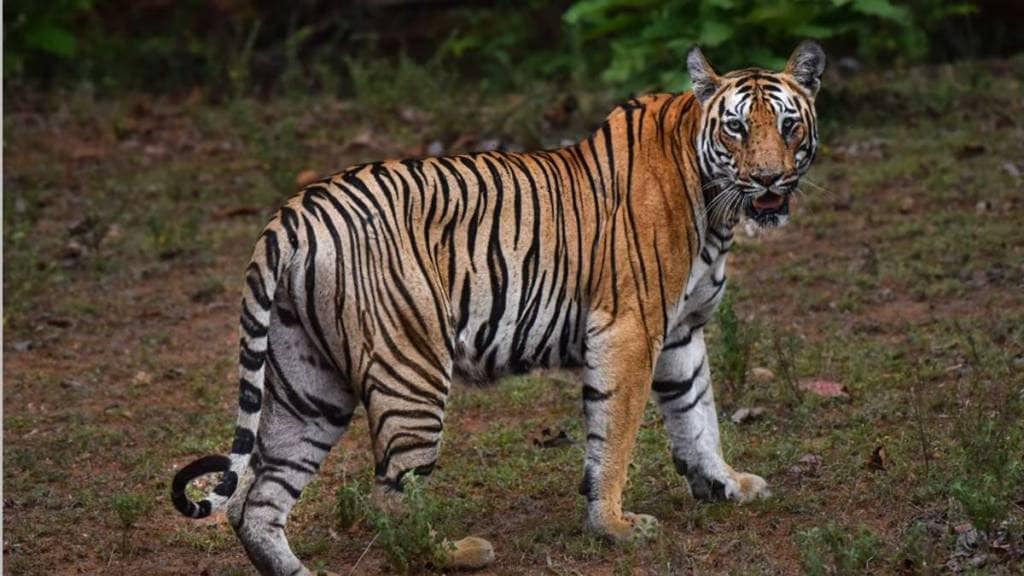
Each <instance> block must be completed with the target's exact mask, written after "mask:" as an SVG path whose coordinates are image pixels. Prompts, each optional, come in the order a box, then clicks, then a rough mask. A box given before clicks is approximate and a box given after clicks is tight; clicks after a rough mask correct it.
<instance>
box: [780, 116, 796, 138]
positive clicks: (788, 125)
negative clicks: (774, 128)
mask: <svg viewBox="0 0 1024 576" xmlns="http://www.w3.org/2000/svg"><path fill="white" fill-rule="evenodd" d="M794 126H796V120H794V119H792V118H786V119H785V120H783V121H782V133H783V134H788V133H789V132H790V131H791V130H792V129H793V127H794Z"/></svg>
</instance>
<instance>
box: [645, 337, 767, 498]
mask: <svg viewBox="0 0 1024 576" xmlns="http://www.w3.org/2000/svg"><path fill="white" fill-rule="evenodd" d="M653 390H654V394H655V398H656V399H657V402H658V406H659V407H660V408H661V414H662V417H663V418H664V420H665V426H666V428H667V429H668V435H669V438H670V439H671V441H672V459H673V461H674V462H675V465H676V470H677V471H678V472H679V473H680V474H681V475H683V476H685V477H686V480H687V482H688V483H689V485H690V492H691V493H692V494H693V496H694V497H696V498H699V499H701V500H709V501H715V500H733V501H736V502H747V501H750V500H754V499H756V498H763V497H766V496H768V495H769V494H770V493H769V491H768V484H767V483H766V482H765V480H764V478H761V477H760V476H756V475H754V474H746V473H743V472H736V471H735V470H733V469H732V467H731V466H729V465H728V464H726V462H725V459H724V458H723V457H722V446H721V440H720V437H719V432H718V415H717V414H716V412H715V397H714V391H713V390H712V389H711V367H710V366H709V364H708V356H707V348H706V347H705V345H704V329H703V328H696V329H691V328H689V327H687V326H682V327H681V328H680V329H678V330H676V331H674V332H673V333H672V334H671V335H670V336H669V338H668V339H666V342H665V346H664V347H663V348H662V353H661V356H660V357H659V358H658V362H657V365H656V368H655V371H654V384H653Z"/></svg>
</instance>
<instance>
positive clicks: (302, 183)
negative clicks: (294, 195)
mask: <svg viewBox="0 0 1024 576" xmlns="http://www.w3.org/2000/svg"><path fill="white" fill-rule="evenodd" d="M318 178H320V174H318V173H317V171H316V170H303V171H302V172H299V174H298V176H296V177H295V185H296V186H298V187H299V188H305V187H306V186H309V185H310V184H312V183H313V182H316V181H317V179H318Z"/></svg>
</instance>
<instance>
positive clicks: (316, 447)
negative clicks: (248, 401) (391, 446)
mask: <svg viewBox="0 0 1024 576" xmlns="http://www.w3.org/2000/svg"><path fill="white" fill-rule="evenodd" d="M275 312H276V314H277V317H276V318H275V321H274V322H272V323H271V326H270V338H269V342H270V344H269V351H268V354H267V362H268V368H269V370H268V371H267V374H268V378H267V384H266V389H267V392H266V394H265V398H266V402H265V405H266V407H265V408H264V413H263V417H262V420H261V422H260V430H259V434H258V436H257V438H258V439H257V446H256V453H255V455H254V458H253V466H252V468H251V470H250V472H249V473H248V474H246V476H245V477H243V480H242V484H241V485H240V486H239V490H238V493H237V494H236V496H235V498H233V499H232V500H231V502H230V503H229V505H228V518H229V520H230V521H231V525H232V526H233V527H234V529H235V532H236V533H237V534H238V537H239V539H240V540H241V541H242V544H243V546H244V547H245V550H246V553H247V554H248V556H249V559H250V560H251V561H252V563H253V565H254V566H256V568H257V570H259V572H260V573H261V574H264V575H275V576H277V575H292V574H301V575H305V574H310V572H309V571H308V570H307V569H306V568H305V567H304V566H303V565H302V562H301V561H300V560H299V559H298V558H297V557H296V556H295V554H294V553H293V552H292V550H291V547H290V546H289V544H288V539H287V537H286V535H285V526H286V524H287V522H288V514H289V513H290V512H291V509H292V506H293V505H294V504H295V502H296V500H297V499H298V498H299V495H300V493H301V492H302V489H303V488H304V487H305V486H306V484H307V483H309V481H310V480H311V479H312V478H313V476H314V475H315V474H316V472H317V470H318V469H319V468H320V463H321V462H322V461H323V459H324V457H325V456H326V455H327V453H328V452H329V451H330V450H331V448H332V447H333V446H334V445H335V443H337V441H338V440H339V439H340V438H341V435H342V433H343V432H344V431H345V429H346V428H347V426H348V423H349V420H350V419H351V416H352V412H353V411H354V410H355V407H356V400H355V398H354V396H353V394H352V392H351V389H350V387H349V385H348V383H347V382H346V381H345V380H344V379H343V378H342V377H341V375H340V374H339V373H338V371H337V370H336V369H335V368H334V367H333V365H332V364H331V363H330V362H328V361H327V360H326V359H325V358H324V357H323V355H322V354H321V353H320V352H319V350H318V349H317V348H316V347H315V346H314V345H313V344H312V342H311V341H310V339H309V338H308V336H307V335H306V332H305V330H304V329H303V327H302V326H301V325H300V324H299V322H298V319H297V318H295V317H294V315H293V314H290V313H288V312H287V310H283V309H282V308H281V307H280V306H279V307H278V308H277V309H276V310H275Z"/></svg>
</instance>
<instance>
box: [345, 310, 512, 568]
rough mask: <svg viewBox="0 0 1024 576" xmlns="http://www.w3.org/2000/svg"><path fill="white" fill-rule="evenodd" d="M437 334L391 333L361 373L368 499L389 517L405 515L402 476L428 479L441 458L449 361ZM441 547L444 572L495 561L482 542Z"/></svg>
mask: <svg viewBox="0 0 1024 576" xmlns="http://www.w3.org/2000/svg"><path fill="white" fill-rule="evenodd" d="M441 334H442V330H438V331H437V334H436V335H433V336H428V335H425V334H419V333H414V334H403V333H390V334H388V337H387V339H386V341H385V342H378V346H377V348H376V350H375V351H374V353H373V354H371V355H370V356H371V358H372V359H371V360H370V361H369V363H368V365H367V366H366V369H365V371H364V376H363V384H362V391H363V392H362V396H363V402H364V405H365V407H366V413H367V420H368V422H369V427H370V440H371V442H372V443H373V451H374V459H375V461H376V465H375V468H374V476H375V484H374V488H373V495H372V499H373V502H374V505H375V506H376V507H377V508H378V509H380V510H382V511H384V512H386V513H388V514H390V515H393V516H400V515H402V514H403V513H404V499H405V497H404V488H405V486H404V483H405V481H406V479H407V475H408V474H409V473H412V474H415V475H416V476H417V477H419V478H424V479H425V478H426V477H429V476H430V474H431V473H432V472H433V470H434V466H435V464H436V462H437V458H438V456H439V453H440V447H441V435H442V431H443V430H444V414H445V408H446V406H447V402H448V393H449V391H450V390H451V381H452V360H451V356H450V354H449V352H448V348H447V347H446V346H445V343H444V340H443V336H441ZM443 548H444V551H445V553H446V560H445V567H446V568H449V569H459V568H463V569H473V568H482V567H484V566H487V565H488V564H491V563H492V562H493V561H494V548H493V547H492V546H491V544H490V542H488V541H486V540H484V539H482V538H477V537H472V536H470V537H467V538H463V539H461V540H458V541H455V542H449V541H447V540H445V541H444V543H443Z"/></svg>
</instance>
